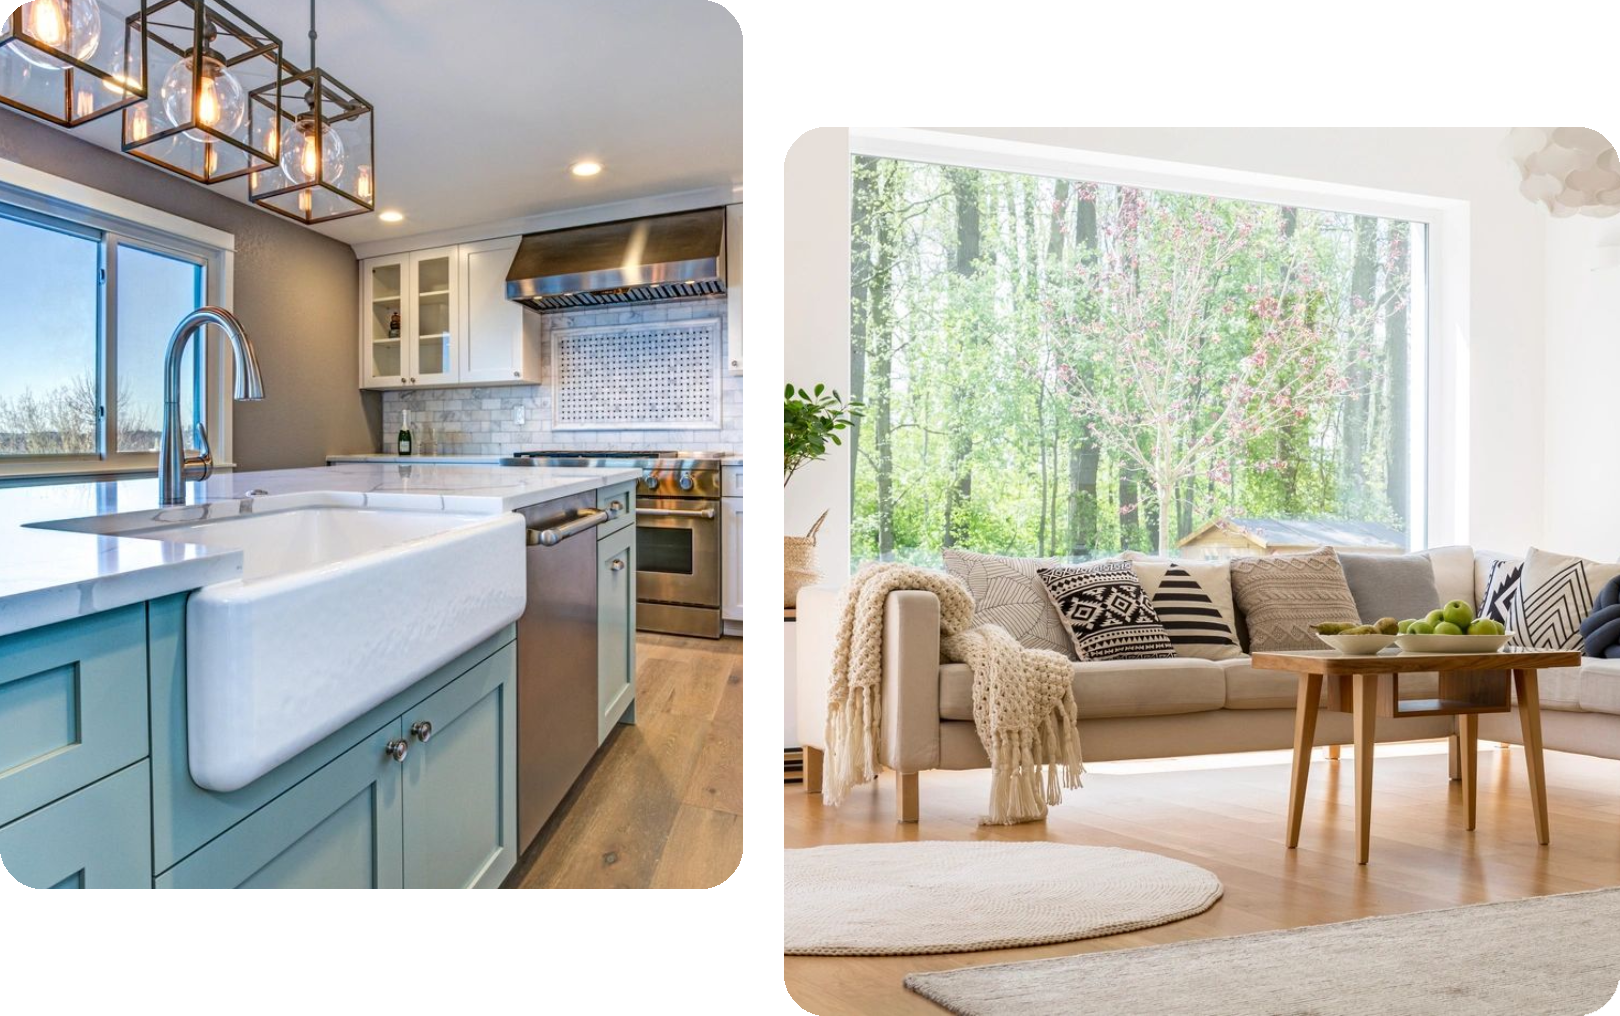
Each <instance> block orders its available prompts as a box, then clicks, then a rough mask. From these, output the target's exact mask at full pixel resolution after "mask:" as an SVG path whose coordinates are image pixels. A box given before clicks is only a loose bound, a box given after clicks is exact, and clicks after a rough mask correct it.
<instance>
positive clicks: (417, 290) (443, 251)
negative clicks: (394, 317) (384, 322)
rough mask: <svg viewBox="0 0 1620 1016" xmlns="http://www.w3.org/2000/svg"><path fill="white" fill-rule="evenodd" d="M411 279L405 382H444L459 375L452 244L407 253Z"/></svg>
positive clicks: (458, 291) (456, 284)
mask: <svg viewBox="0 0 1620 1016" xmlns="http://www.w3.org/2000/svg"><path fill="white" fill-rule="evenodd" d="M410 272H411V282H412V293H413V296H412V314H411V325H412V328H411V342H410V345H411V360H410V369H409V370H408V371H407V372H406V378H407V381H406V383H407V384H409V385H431V384H445V383H446V382H451V381H455V380H457V379H458V378H459V377H460V370H459V364H460V362H461V286H460V281H461V280H460V278H459V277H458V276H459V274H460V273H459V272H458V270H457V263H456V248H454V247H441V248H438V249H436V250H424V251H417V252H415V253H414V254H412V255H411V256H410Z"/></svg>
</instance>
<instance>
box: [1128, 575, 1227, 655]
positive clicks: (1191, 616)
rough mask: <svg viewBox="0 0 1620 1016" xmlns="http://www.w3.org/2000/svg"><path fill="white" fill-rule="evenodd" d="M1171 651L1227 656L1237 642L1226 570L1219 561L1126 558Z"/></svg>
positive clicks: (1182, 653) (1180, 653)
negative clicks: (1165, 635)
mask: <svg viewBox="0 0 1620 1016" xmlns="http://www.w3.org/2000/svg"><path fill="white" fill-rule="evenodd" d="M1131 567H1132V568H1133V569H1134V570H1135V571H1136V576H1137V578H1139V579H1141V580H1142V588H1143V589H1144V590H1146V591H1147V595H1148V600H1149V601H1150V602H1151V603H1152V604H1153V610H1154V612H1155V613H1157V614H1158V615H1159V622H1160V623H1161V624H1163V625H1164V630H1165V633H1166V634H1167V635H1169V636H1170V644H1171V645H1172V646H1174V647H1175V650H1176V655H1177V656H1185V657H1190V658H1193V659H1199V660H1231V659H1236V658H1237V657H1239V656H1242V655H1243V649H1242V647H1241V646H1239V644H1238V636H1237V610H1236V608H1234V607H1233V605H1232V571H1231V568H1230V567H1228V565H1227V562H1225V561H1165V560H1148V559H1142V558H1137V559H1135V560H1132V561H1131Z"/></svg>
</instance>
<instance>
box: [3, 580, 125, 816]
mask: <svg viewBox="0 0 1620 1016" xmlns="http://www.w3.org/2000/svg"><path fill="white" fill-rule="evenodd" d="M146 743H147V742H146V605H145V604H139V603H137V604H132V605H131V606H128V607H121V608H119V609H117V610H109V611H106V612H105V613H101V614H92V615H91V616H89V617H81V618H75V619H74V620H72V621H64V622H62V623H61V624H53V625H48V626H46V627H44V628H36V629H34V630H32V631H25V632H19V633H18V634H16V635H8V636H6V637H5V638H0V825H4V824H5V823H7V822H9V821H11V820H12V819H14V818H17V817H18V816H19V815H23V814H26V813H28V812H31V811H33V810H34V809H36V808H39V807H41V806H42V805H46V804H49V803H50V802H52V801H54V800H56V799H57V798H59V797H65V796H66V795H68V794H71V793H72V792H73V791H75V790H78V789H79V788H80V787H84V786H88V785H89V784H91V783H94V782H95V781H96V780H99V779H101V778H102V777H103V776H106V775H107V774H109V773H112V772H116V771H117V770H119V769H122V768H124V767H125V766H127V765H129V764H130V763H131V762H134V761H136V760H137V759H140V758H143V757H145V755H146Z"/></svg>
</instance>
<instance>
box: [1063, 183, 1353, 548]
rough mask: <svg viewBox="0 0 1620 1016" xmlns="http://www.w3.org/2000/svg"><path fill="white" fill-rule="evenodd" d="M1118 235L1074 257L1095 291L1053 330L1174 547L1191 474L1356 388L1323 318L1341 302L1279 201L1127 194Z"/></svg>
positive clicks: (1073, 382) (1077, 386) (1084, 399)
mask: <svg viewBox="0 0 1620 1016" xmlns="http://www.w3.org/2000/svg"><path fill="white" fill-rule="evenodd" d="M1105 238H1106V241H1107V242H1106V243H1104V244H1103V245H1101V246H1100V247H1099V250H1098V253H1097V255H1096V256H1095V257H1093V258H1089V259H1086V260H1082V261H1079V262H1077V263H1076V264H1075V266H1074V267H1073V269H1072V276H1073V278H1072V281H1073V283H1074V284H1075V285H1076V292H1078V293H1082V294H1085V295H1084V296H1083V297H1082V298H1080V299H1078V300H1073V301H1064V302H1063V303H1057V302H1049V303H1048V310H1049V314H1048V317H1047V322H1046V327H1048V328H1050V329H1051V330H1052V332H1053V335H1054V336H1058V337H1060V338H1058V339H1057V340H1056V341H1058V342H1060V343H1061V341H1062V339H1061V337H1062V336H1065V335H1067V336H1070V337H1072V341H1070V342H1069V343H1068V353H1069V355H1068V356H1067V357H1066V358H1062V359H1060V360H1059V362H1057V363H1056V366H1055V372H1056V374H1057V380H1058V382H1059V384H1060V390H1061V391H1063V392H1066V393H1067V395H1068V397H1069V403H1070V405H1069V409H1070V411H1071V412H1072V413H1074V414H1075V415H1076V416H1077V417H1080V418H1083V420H1084V421H1085V425H1086V427H1087V428H1088V429H1089V431H1090V433H1091V435H1092V437H1093V438H1094V439H1095V440H1096V442H1097V443H1098V444H1099V445H1100V446H1101V447H1102V448H1104V449H1106V450H1107V451H1109V452H1110V453H1111V454H1112V455H1114V456H1116V457H1118V458H1120V459H1121V460H1123V461H1126V462H1129V463H1132V464H1134V466H1135V467H1136V468H1137V469H1138V470H1140V472H1141V474H1142V476H1143V477H1144V478H1145V479H1146V482H1147V484H1148V486H1149V487H1151V489H1152V492H1153V497H1154V500H1155V502H1156V504H1157V507H1158V513H1157V514H1158V547H1159V551H1160V552H1161V553H1170V552H1172V548H1173V539H1172V538H1173V535H1174V530H1173V525H1174V518H1175V511H1174V506H1175V497H1176V491H1177V489H1178V487H1180V485H1182V484H1184V483H1185V482H1187V481H1189V480H1191V479H1194V478H1203V479H1213V480H1217V481H1223V482H1224V481H1225V480H1227V479H1229V477H1230V474H1231V470H1232V468H1233V463H1234V460H1236V459H1238V458H1241V457H1243V456H1244V454H1245V452H1246V450H1247V448H1248V446H1249V443H1250V442H1251V440H1252V439H1254V438H1256V437H1259V436H1262V435H1268V434H1272V433H1274V432H1276V431H1278V430H1279V429H1281V428H1283V427H1285V426H1287V425H1289V424H1291V423H1293V422H1295V421H1302V420H1305V419H1307V418H1309V417H1311V416H1312V415H1313V414H1315V413H1317V412H1318V411H1320V410H1322V409H1324V408H1327V407H1329V406H1331V405H1333V404H1335V403H1336V402H1338V401H1339V400H1341V399H1343V398H1344V397H1345V396H1346V395H1348V394H1349V393H1350V392H1351V391H1352V385H1351V382H1350V380H1349V378H1348V376H1347V370H1346V366H1347V365H1346V363H1344V362H1341V360H1342V358H1343V356H1344V351H1343V350H1341V349H1339V347H1338V345H1337V343H1336V342H1335V341H1334V336H1335V333H1336V332H1338V331H1340V329H1338V328H1337V327H1333V328H1329V327H1324V321H1323V320H1322V319H1323V318H1324V317H1329V316H1332V313H1333V312H1332V308H1334V307H1335V306H1337V305H1338V304H1339V303H1340V301H1338V300H1336V299H1335V294H1334V293H1333V292H1331V290H1330V287H1329V286H1328V285H1327V284H1325V283H1323V282H1322V281H1320V280H1318V279H1317V278H1315V277H1314V276H1313V275H1312V273H1311V272H1310V271H1309V270H1308V268H1306V267H1305V265H1306V264H1308V259H1307V258H1306V257H1305V255H1306V253H1307V252H1306V251H1305V250H1304V249H1303V246H1302V243H1303V241H1301V240H1298V239H1296V238H1295V237H1294V236H1292V235H1291V234H1290V233H1289V232H1288V230H1287V228H1286V222H1285V220H1284V218H1283V215H1282V211H1281V209H1277V208H1273V207H1269V206H1263V205H1236V204H1232V203H1219V202H1217V201H1216V200H1215V199H1209V198H1184V197H1179V196H1175V197H1171V198H1170V199H1168V200H1160V201H1156V202H1153V203H1148V202H1147V201H1145V200H1144V199H1143V196H1142V194H1141V193H1140V192H1130V191H1127V192H1125V193H1124V194H1123V195H1122V198H1121V201H1120V206H1119V212H1118V214H1117V216H1116V218H1115V220H1114V221H1113V222H1112V223H1110V224H1109V226H1108V228H1107V230H1106V231H1105ZM1263 266H1265V267H1270V268H1271V270H1270V271H1266V270H1264V267H1263ZM1276 266H1280V271H1278V270H1277V268H1276ZM1352 312H1358V311H1352ZM1333 323H1334V325H1335V326H1337V325H1338V324H1339V322H1337V321H1335V322H1333ZM1352 355H1353V354H1352ZM1283 465H1284V463H1282V462H1277V461H1271V462H1252V461H1251V462H1248V463H1247V466H1248V468H1249V469H1251V470H1253V469H1260V470H1264V469H1267V468H1280V467H1281V466H1283Z"/></svg>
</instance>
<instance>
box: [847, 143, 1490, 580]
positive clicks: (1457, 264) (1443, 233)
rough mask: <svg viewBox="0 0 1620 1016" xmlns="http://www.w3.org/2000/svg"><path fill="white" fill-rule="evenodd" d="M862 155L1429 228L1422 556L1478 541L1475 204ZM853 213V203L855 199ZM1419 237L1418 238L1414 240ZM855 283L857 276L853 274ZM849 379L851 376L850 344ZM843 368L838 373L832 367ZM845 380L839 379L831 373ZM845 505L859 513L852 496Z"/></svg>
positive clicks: (925, 156)
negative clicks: (1472, 273) (1472, 491)
mask: <svg viewBox="0 0 1620 1016" xmlns="http://www.w3.org/2000/svg"><path fill="white" fill-rule="evenodd" d="M849 150H850V154H851V155H867V156H874V157H878V158H890V159H903V160H907V161H910V162H928V163H936V164H942V165H950V166H964V167H969V168H973V169H984V170H991V171H994V172H1004V173H1022V174H1027V175H1031V176H1046V177H1056V178H1059V179H1067V180H1084V181H1087V182H1092V183H1103V184H1114V185H1118V186H1126V187H1142V188H1147V189H1153V190H1163V191H1175V192H1180V193H1190V194H1202V195H1209V196H1213V197H1220V198H1232V199H1237V200H1243V201H1256V202H1261V203H1265V204H1279V205H1290V206H1294V207H1305V208H1316V209H1322V210H1327V211H1334V212H1346V213H1349V214H1353V215H1366V216H1374V217H1377V218H1385V219H1400V220H1404V221H1407V222H1418V223H1422V224H1423V225H1424V226H1425V227H1427V228H1426V230H1425V231H1424V233H1425V240H1426V243H1425V246H1424V247H1423V248H1422V249H1419V248H1417V246H1416V242H1414V250H1413V251H1412V256H1413V258H1414V260H1417V259H1418V258H1421V259H1422V261H1423V264H1424V265H1425V270H1426V275H1425V279H1426V281H1427V284H1428V285H1427V289H1426V290H1423V291H1419V290H1414V293H1413V300H1414V301H1415V302H1416V301H1421V303H1419V305H1418V306H1417V307H1415V308H1414V310H1413V313H1414V314H1422V315H1424V316H1425V318H1426V319H1427V323H1428V334H1427V344H1426V349H1427V357H1426V361H1425V360H1424V359H1421V358H1419V357H1416V356H1414V358H1413V363H1412V365H1411V366H1412V370H1413V383H1414V384H1423V385H1425V387H1426V389H1427V394H1428V399H1427V406H1426V407H1425V408H1426V410H1427V412H1426V414H1424V415H1418V412H1417V411H1416V408H1414V417H1413V419H1412V421H1411V433H1412V434H1413V435H1414V437H1416V436H1417V435H1424V437H1423V438H1422V439H1421V441H1420V442H1419V443H1418V444H1417V447H1416V449H1415V450H1416V451H1417V452H1418V453H1419V454H1416V455H1412V456H1410V458H1411V460H1412V463H1411V467H1410V468H1411V470H1412V473H1411V475H1410V477H1409V480H1410V483H1409V488H1410V490H1411V491H1412V492H1413V505H1412V516H1411V527H1412V532H1411V534H1410V537H1411V541H1412V546H1413V548H1415V549H1421V548H1424V547H1435V546H1444V545H1447V544H1455V543H1466V542H1468V536H1469V534H1468V508H1469V505H1468V491H1469V467H1468V460H1469V447H1468V443H1469V417H1468V413H1469V400H1468V391H1469V355H1468V353H1469V300H1470V285H1469V244H1470V236H1469V232H1470V210H1469V204H1468V202H1467V201H1463V200H1459V199H1454V198H1440V197H1434V196H1430V195H1421V194H1408V193H1403V192H1400V191H1386V190H1378V189H1375V188H1370V187H1358V186H1352V185H1349V184H1336V183H1326V182H1322V181H1318V180H1305V179H1299V178H1295V177H1285V176H1274V175H1271V174H1265V173H1255V172H1249V171H1246V170H1235V169H1225V168H1219V167H1214V166H1196V165H1191V164H1187V163H1177V162H1168V161H1164V160H1160V159H1146V158H1139V157H1136V156H1129V155H1116V154H1112V153H1107V152H1091V151H1082V150H1079V149H1070V148H1061V147H1057V146H1054V145H1042V144H1034V143H1030V142H1021V141H1005V140H1000V139H995V138H980V137H971V136H967V135H958V134H945V133H941V132H937V131H925V130H914V129H911V128H851V130H850V133H849ZM846 206H847V202H846ZM1414 236H1417V234H1416V232H1414ZM846 277H847V273H846ZM843 355H844V363H843V365H842V367H841V372H843V373H847V371H848V355H849V354H848V345H847V343H846V344H845V347H844V354H843ZM829 366H832V365H829ZM832 376H837V375H832ZM840 503H843V504H848V503H849V497H848V492H847V491H846V492H845V496H844V498H843V499H842V501H841V502H840Z"/></svg>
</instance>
